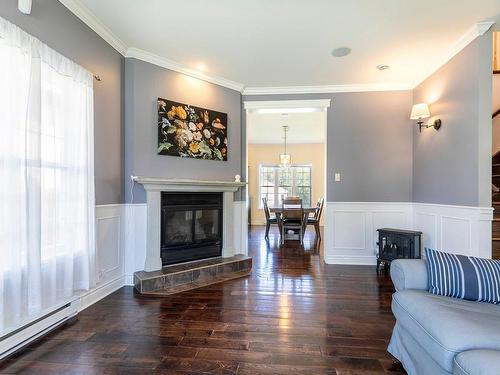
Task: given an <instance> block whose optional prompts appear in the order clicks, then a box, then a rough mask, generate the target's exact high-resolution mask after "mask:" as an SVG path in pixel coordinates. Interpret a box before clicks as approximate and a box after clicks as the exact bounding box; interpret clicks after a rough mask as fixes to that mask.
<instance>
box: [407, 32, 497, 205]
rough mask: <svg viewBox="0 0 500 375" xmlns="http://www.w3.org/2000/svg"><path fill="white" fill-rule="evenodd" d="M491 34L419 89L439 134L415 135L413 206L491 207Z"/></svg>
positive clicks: (417, 92) (419, 97) (416, 96)
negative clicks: (417, 203)
mask: <svg viewBox="0 0 500 375" xmlns="http://www.w3.org/2000/svg"><path fill="white" fill-rule="evenodd" d="M491 46H492V44H491V32H490V33H487V34H485V35H484V36H482V37H479V38H477V39H476V40H474V41H473V42H472V43H470V44H469V45H468V46H467V47H466V48H464V49H463V50H462V51H460V52H459V53H458V54H457V55H456V56H454V57H453V58H452V59H451V60H450V61H449V62H448V63H446V64H445V65H444V66H442V67H441V68H440V69H439V70H438V71H436V72H435V73H434V74H432V75H431V76H430V77H429V78H427V79H426V80H425V81H424V82H423V83H421V84H420V85H418V87H416V88H415V89H414V91H413V101H414V103H420V102H426V103H429V105H430V111H431V114H432V115H433V116H432V117H431V118H430V119H428V120H429V122H432V121H433V120H434V119H436V118H440V119H441V120H442V122H443V125H442V127H441V129H440V130H439V131H438V132H436V131H434V130H433V129H423V130H422V133H421V134H419V133H418V130H417V127H416V126H415V127H414V130H413V131H414V134H413V201H414V202H424V203H439V204H450V205H464V206H490V205H491V192H490V183H491V135H492V127H491V113H492V112H491V111H492V108H491V81H492V80H491V58H492V48H491Z"/></svg>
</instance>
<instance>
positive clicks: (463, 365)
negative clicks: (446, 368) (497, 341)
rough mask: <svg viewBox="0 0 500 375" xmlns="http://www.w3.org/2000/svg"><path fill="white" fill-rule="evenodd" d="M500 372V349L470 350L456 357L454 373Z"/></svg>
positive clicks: (489, 374)
mask: <svg viewBox="0 0 500 375" xmlns="http://www.w3.org/2000/svg"><path fill="white" fill-rule="evenodd" d="M499 372H500V351H498V350H468V351H466V352H462V353H460V354H458V355H457V356H456V357H455V360H454V361H453V374H454V375H498V373H499Z"/></svg>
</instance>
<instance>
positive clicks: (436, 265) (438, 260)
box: [425, 248, 500, 304]
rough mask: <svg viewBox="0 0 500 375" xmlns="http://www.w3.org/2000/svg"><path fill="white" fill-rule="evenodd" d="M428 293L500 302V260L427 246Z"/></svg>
mask: <svg viewBox="0 0 500 375" xmlns="http://www.w3.org/2000/svg"><path fill="white" fill-rule="evenodd" d="M425 254H426V256H427V271H428V274H429V292H430V293H434V294H439V295H442V296H448V297H455V298H461V299H467V300H470V301H479V302H489V303H494V304H500V260H491V259H483V258H476V257H469V256H465V255H456V254H449V253H444V252H441V251H436V250H432V249H427V248H426V249H425Z"/></svg>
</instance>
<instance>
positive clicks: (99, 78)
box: [93, 74, 102, 82]
mask: <svg viewBox="0 0 500 375" xmlns="http://www.w3.org/2000/svg"><path fill="white" fill-rule="evenodd" d="M93 76H94V79H95V80H96V81H98V82H101V81H102V78H101V76H100V75H99V74H93Z"/></svg>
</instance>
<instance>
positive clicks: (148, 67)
mask: <svg viewBox="0 0 500 375" xmlns="http://www.w3.org/2000/svg"><path fill="white" fill-rule="evenodd" d="M125 92H126V94H125V177H124V181H125V188H126V201H127V202H131V194H130V188H131V180H130V176H131V175H135V176H146V177H163V178H193V179H207V180H217V179H221V180H234V176H235V175H236V174H240V175H241V165H242V161H241V143H242V138H241V94H240V93H239V92H238V91H234V90H230V89H227V88H224V87H221V86H217V85H214V84H211V83H208V82H205V81H201V80H198V79H195V78H192V77H188V76H185V75H183V74H180V73H177V72H174V71H171V70H168V69H164V68H162V67H159V66H156V65H153V64H149V63H147V62H144V61H140V60H137V59H131V58H127V59H125ZM158 97H162V98H165V99H171V100H174V101H178V102H182V103H188V104H192V105H195V106H200V107H205V108H209V109H213V110H216V111H220V112H225V113H227V114H228V161H226V162H224V161H215V160H199V159H191V158H180V157H175V156H165V155H158V154H157V151H156V150H157V145H158V136H157V127H156V122H157V107H156V106H157V98H158ZM133 192H134V202H145V201H146V197H145V192H144V189H143V188H142V186H141V185H138V184H136V185H135V187H134V189H133ZM236 199H240V194H237V195H236Z"/></svg>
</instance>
